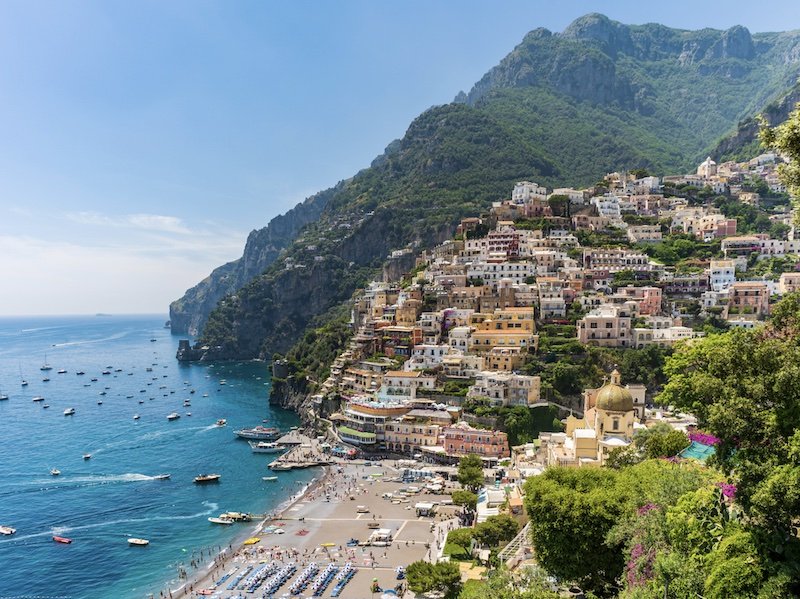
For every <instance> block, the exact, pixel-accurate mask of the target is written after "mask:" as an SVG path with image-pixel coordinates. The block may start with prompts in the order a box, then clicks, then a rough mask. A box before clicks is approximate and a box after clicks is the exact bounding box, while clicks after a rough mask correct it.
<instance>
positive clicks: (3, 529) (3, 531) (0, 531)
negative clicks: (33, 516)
mask: <svg viewBox="0 0 800 599" xmlns="http://www.w3.org/2000/svg"><path fill="white" fill-rule="evenodd" d="M15 532H17V529H16V528H11V527H10V526H0V535H6V536H8V535H13V534H14V533H15Z"/></svg>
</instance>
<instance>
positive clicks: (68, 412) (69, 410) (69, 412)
mask: <svg viewBox="0 0 800 599" xmlns="http://www.w3.org/2000/svg"><path fill="white" fill-rule="evenodd" d="M74 413H75V408H67V409H66V410H64V416H72V415H73V414H74Z"/></svg>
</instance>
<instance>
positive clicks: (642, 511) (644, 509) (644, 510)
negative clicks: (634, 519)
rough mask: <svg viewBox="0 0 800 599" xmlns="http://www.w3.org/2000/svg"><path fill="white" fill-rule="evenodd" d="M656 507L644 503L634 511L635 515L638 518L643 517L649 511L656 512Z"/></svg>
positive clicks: (653, 504) (652, 504)
mask: <svg viewBox="0 0 800 599" xmlns="http://www.w3.org/2000/svg"><path fill="white" fill-rule="evenodd" d="M657 509H658V506H657V505H656V504H655V503H645V504H644V505H643V506H642V507H640V508H639V509H638V510H636V513H637V514H639V515H640V516H644V515H645V514H646V513H647V512H649V511H650V510H657Z"/></svg>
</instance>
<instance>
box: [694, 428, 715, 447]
mask: <svg viewBox="0 0 800 599" xmlns="http://www.w3.org/2000/svg"><path fill="white" fill-rule="evenodd" d="M689 441H697V442H698V443H702V444H703V445H717V444H718V443H719V438H718V437H715V436H714V435H710V434H708V433H701V432H699V431H694V432H691V433H689Z"/></svg>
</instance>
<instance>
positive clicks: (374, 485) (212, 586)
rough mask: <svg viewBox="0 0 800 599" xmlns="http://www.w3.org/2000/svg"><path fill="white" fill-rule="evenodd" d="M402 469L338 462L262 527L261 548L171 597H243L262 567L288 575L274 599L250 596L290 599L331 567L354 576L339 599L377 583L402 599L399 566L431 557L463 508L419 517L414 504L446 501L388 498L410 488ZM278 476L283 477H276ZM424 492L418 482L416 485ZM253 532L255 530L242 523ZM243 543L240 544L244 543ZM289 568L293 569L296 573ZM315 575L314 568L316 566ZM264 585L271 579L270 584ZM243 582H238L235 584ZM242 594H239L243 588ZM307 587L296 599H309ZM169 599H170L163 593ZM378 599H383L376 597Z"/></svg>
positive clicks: (208, 570) (233, 553)
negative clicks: (378, 533) (377, 541)
mask: <svg viewBox="0 0 800 599" xmlns="http://www.w3.org/2000/svg"><path fill="white" fill-rule="evenodd" d="M400 473H401V470H397V469H395V468H394V464H393V463H392V462H383V463H372V464H370V465H363V464H355V463H341V464H334V465H332V466H329V467H327V468H326V469H325V471H324V472H323V471H322V470H320V478H319V479H317V480H316V481H314V482H313V483H312V484H311V485H309V487H308V489H306V491H305V493H303V494H302V495H300V496H299V497H297V498H295V499H294V500H293V501H289V500H290V499H291V498H287V505H285V507H283V508H282V509H281V510H279V511H278V512H277V513H275V514H274V516H273V517H272V518H268V519H267V520H265V521H264V522H263V523H261V524H260V525H259V526H258V527H257V528H256V532H254V533H253V534H252V536H255V537H258V538H259V539H260V541H258V542H257V543H255V544H251V545H244V544H242V543H241V542H240V543H238V544H234V545H233V546H232V548H231V549H230V550H229V551H225V552H223V554H221V555H219V556H217V557H216V558H215V559H214V561H213V562H212V563H210V564H208V565H207V566H204V567H202V568H201V569H200V570H198V572H197V573H196V574H195V575H194V576H193V577H192V578H190V579H189V580H188V581H187V582H186V583H185V584H184V585H182V586H181V587H179V588H177V589H174V590H172V591H171V596H172V597H186V596H188V597H198V596H210V597H217V598H219V599H233V598H238V597H244V596H245V592H246V591H245V589H244V588H243V583H244V581H245V580H247V578H248V577H249V576H252V575H253V573H255V572H257V571H258V570H259V568H264V567H265V566H266V570H267V571H272V570H277V569H280V568H285V569H287V570H289V571H291V575H288V576H286V578H287V580H286V582H285V584H282V585H281V586H280V587H279V588H278V589H277V590H276V591H275V592H274V593H273V594H272V595H264V593H265V587H264V586H263V585H262V586H260V587H259V588H257V589H256V590H255V593H253V594H248V596H255V597H261V596H267V597H272V596H274V597H283V596H286V597H289V596H290V595H289V588H290V585H291V584H292V583H293V582H295V581H296V580H297V579H298V578H300V576H301V573H302V572H303V570H304V569H305V568H306V567H308V566H309V565H310V564H312V563H313V564H316V567H318V568H319V569H318V570H317V571H316V572H315V575H314V576H311V577H310V580H311V582H313V581H314V579H315V578H316V576H317V574H318V572H322V571H323V570H324V569H325V568H326V567H327V566H328V565H329V564H334V566H335V567H336V568H337V570H336V572H337V574H339V573H340V572H342V569H343V568H344V567H345V565H346V564H347V563H350V566H349V568H351V569H353V570H354V574H352V575H351V576H350V578H349V581H348V582H347V583H346V584H345V585H344V586H343V587H342V588H341V589H339V591H340V594H339V595H338V596H339V597H342V598H344V599H363V598H364V597H371V596H372V593H371V588H372V586H373V580H375V579H377V584H378V586H379V587H380V588H381V589H384V590H394V589H397V591H399V592H402V590H403V589H404V587H405V584H404V582H405V581H402V580H398V579H397V575H396V568H397V566H400V565H402V566H405V565H407V564H409V563H411V562H414V561H416V560H420V559H425V558H430V557H432V556H433V557H434V558H435V555H436V554H437V552H438V551H439V550H440V548H441V545H442V544H443V542H444V537H445V536H446V529H448V528H450V527H453V526H455V523H454V522H453V521H452V519H453V518H454V516H455V514H456V512H457V510H458V508H454V507H451V506H442V507H440V508H439V512H438V514H437V515H436V516H434V517H423V516H417V514H416V511H415V510H414V505H415V504H416V503H417V502H441V501H442V500H445V499H449V495H435V494H429V493H424V492H420V493H417V494H414V495H410V496H408V497H407V498H405V497H404V498H402V499H398V497H395V496H393V497H385V495H386V494H396V493H397V492H398V491H399V490H400V489H407V488H408V487H409V486H410V485H409V484H405V483H402V482H400V481H399V480H395V479H396V478H397V477H398V476H399V475H400ZM278 476H280V474H279V473H278ZM411 485H415V486H416V487H423V485H422V484H421V483H411ZM241 526H242V527H248V528H247V529H246V531H247V533H243V534H247V536H248V537H249V536H251V535H250V534H248V533H251V532H252V531H253V525H252V523H247V524H242V525H241ZM378 528H380V529H389V530H390V531H391V536H392V541H391V543H388V544H387V545H386V546H358V545H353V544H352V543H351V545H353V546H349V547H348V546H347V545H348V541H351V540H356V541H361V542H362V545H363V542H365V541H366V540H367V539H368V538H369V536H370V534H371V533H373V531H375V530H376V529H378ZM245 538H246V537H244V536H243V537H242V541H243V540H244V539H245ZM292 566H294V567H295V568H296V570H292ZM311 567H312V568H313V567H314V566H311ZM266 578H267V579H269V578H270V576H267V577H266ZM237 581H238V582H237ZM337 582H339V581H338V580H336V579H335V578H334V579H333V580H332V581H331V582H330V584H329V586H327V588H326V589H325V591H324V592H323V593H321V594H319V595H317V596H320V597H331V596H336V595H332V592H333V591H334V588H335V587H336V584H337ZM240 587H242V588H240ZM311 595H312V591H311V586H310V585H309V586H308V587H307V588H306V589H305V590H304V591H303V592H301V593H300V594H299V595H295V596H297V597H310V596H311ZM164 596H170V593H169V592H168V593H166V594H165V595H164ZM375 596H380V594H379V593H376V594H375Z"/></svg>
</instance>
